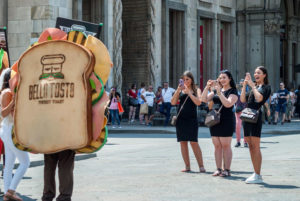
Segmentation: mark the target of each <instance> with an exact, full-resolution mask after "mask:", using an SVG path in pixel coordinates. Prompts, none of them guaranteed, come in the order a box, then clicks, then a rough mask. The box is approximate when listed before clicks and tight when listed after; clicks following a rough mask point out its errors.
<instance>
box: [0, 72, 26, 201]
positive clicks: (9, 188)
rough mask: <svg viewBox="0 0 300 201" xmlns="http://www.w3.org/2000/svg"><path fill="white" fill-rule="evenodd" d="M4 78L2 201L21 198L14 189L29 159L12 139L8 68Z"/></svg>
mask: <svg viewBox="0 0 300 201" xmlns="http://www.w3.org/2000/svg"><path fill="white" fill-rule="evenodd" d="M3 73H4V79H3V85H2V89H1V97H0V100H1V116H2V117H3V120H2V122H1V130H0V137H1V139H2V140H3V143H4V148H5V156H6V160H5V168H4V176H3V179H4V193H5V195H4V197H3V200H4V201H8V200H17V201H22V199H21V198H20V197H19V196H18V195H17V193H16V189H17V186H18V185H19V183H20V181H21V180H22V178H23V176H24V174H25V172H26V171H27V169H28V167H29V165H30V160H29V154H28V152H24V151H21V150H19V149H17V148H16V147H15V145H14V143H13V140H12V135H11V132H12V127H13V123H14V122H13V112H14V107H15V99H14V96H13V94H12V92H11V90H10V87H9V80H10V73H11V71H10V69H7V70H5V71H3ZM16 158H17V159H18V161H19V163H20V165H19V167H18V169H17V170H16V172H15V173H14V174H13V168H14V166H15V161H16Z"/></svg>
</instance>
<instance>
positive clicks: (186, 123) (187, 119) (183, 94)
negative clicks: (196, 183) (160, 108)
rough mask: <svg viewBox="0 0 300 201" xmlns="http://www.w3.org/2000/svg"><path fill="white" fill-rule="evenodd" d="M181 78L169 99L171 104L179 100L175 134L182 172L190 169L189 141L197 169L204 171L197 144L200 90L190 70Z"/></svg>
mask: <svg viewBox="0 0 300 201" xmlns="http://www.w3.org/2000/svg"><path fill="white" fill-rule="evenodd" d="M182 79H183V82H184V84H179V85H178V87H177V90H176V91H175V93H174V95H173V97H172V99H171V103H172V105H176V104H177V102H178V100H179V101H180V104H179V109H178V111H177V122H176V135H177V141H178V142H180V147H181V154H182V158H183V161H184V163H185V169H183V170H182V172H190V171H191V166H190V158H189V149H188V142H190V145H191V147H192V149H193V152H194V155H195V157H196V160H197V162H198V166H199V171H200V172H205V168H204V165H203V158H202V152H201V149H200V146H199V144H198V120H197V106H199V105H200V104H201V90H200V89H199V88H198V89H197V88H196V86H195V82H194V76H193V74H192V73H191V72H189V71H186V72H184V74H183V76H182Z"/></svg>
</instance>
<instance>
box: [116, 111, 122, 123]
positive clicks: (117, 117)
mask: <svg viewBox="0 0 300 201" xmlns="http://www.w3.org/2000/svg"><path fill="white" fill-rule="evenodd" d="M115 117H116V120H117V123H118V126H120V125H121V121H120V118H119V110H115Z"/></svg>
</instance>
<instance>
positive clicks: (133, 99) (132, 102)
mask: <svg viewBox="0 0 300 201" xmlns="http://www.w3.org/2000/svg"><path fill="white" fill-rule="evenodd" d="M129 103H130V104H131V105H134V106H135V105H138V99H136V98H131V97H130V98H129Z"/></svg>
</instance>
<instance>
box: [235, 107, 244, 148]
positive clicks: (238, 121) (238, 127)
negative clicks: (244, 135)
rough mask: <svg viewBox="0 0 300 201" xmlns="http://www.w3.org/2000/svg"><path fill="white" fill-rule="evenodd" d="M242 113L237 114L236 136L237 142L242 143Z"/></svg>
mask: <svg viewBox="0 0 300 201" xmlns="http://www.w3.org/2000/svg"><path fill="white" fill-rule="evenodd" d="M240 116H241V112H239V113H235V122H236V124H235V134H236V141H237V142H239V143H240V142H241V128H242V120H241V119H240Z"/></svg>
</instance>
